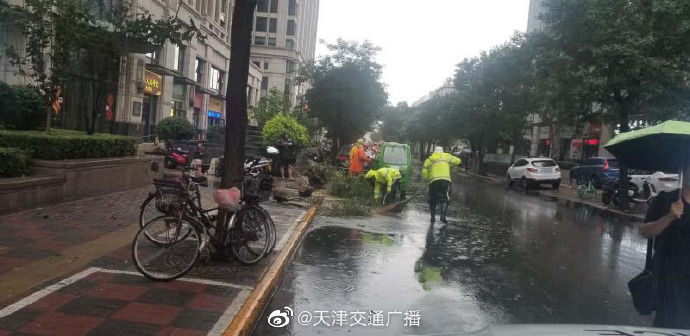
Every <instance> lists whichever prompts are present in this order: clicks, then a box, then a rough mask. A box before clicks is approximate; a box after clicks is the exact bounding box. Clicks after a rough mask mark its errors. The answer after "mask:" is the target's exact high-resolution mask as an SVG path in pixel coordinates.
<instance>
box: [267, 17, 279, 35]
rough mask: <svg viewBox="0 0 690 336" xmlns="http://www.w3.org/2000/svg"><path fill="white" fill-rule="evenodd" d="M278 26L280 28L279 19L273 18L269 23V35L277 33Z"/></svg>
mask: <svg viewBox="0 0 690 336" xmlns="http://www.w3.org/2000/svg"><path fill="white" fill-rule="evenodd" d="M277 26H278V19H276V18H271V20H270V21H269V24H268V32H269V33H275V32H276V27H277Z"/></svg>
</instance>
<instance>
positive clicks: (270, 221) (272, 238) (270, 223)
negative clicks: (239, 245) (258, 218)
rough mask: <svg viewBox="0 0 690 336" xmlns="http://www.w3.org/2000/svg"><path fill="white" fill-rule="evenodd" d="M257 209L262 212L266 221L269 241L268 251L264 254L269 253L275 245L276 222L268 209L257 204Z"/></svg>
mask: <svg viewBox="0 0 690 336" xmlns="http://www.w3.org/2000/svg"><path fill="white" fill-rule="evenodd" d="M257 208H259V210H261V212H262V213H263V214H264V216H265V217H266V219H267V221H268V233H269V234H270V236H269V242H270V245H269V247H268V251H266V254H270V253H271V252H273V249H274V248H275V247H276V224H275V223H274V222H273V218H271V214H269V213H268V211H267V210H266V209H264V208H262V207H260V206H257Z"/></svg>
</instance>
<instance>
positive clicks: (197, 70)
mask: <svg viewBox="0 0 690 336" xmlns="http://www.w3.org/2000/svg"><path fill="white" fill-rule="evenodd" d="M205 67H206V62H204V61H203V60H201V59H198V58H197V59H196V60H195V61H194V81H195V82H197V83H202V82H203V81H204V68H205Z"/></svg>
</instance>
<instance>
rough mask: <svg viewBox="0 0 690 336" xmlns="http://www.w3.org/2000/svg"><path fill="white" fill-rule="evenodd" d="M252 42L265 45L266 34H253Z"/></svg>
mask: <svg viewBox="0 0 690 336" xmlns="http://www.w3.org/2000/svg"><path fill="white" fill-rule="evenodd" d="M254 44H256V45H266V36H254Z"/></svg>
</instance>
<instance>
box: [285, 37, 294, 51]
mask: <svg viewBox="0 0 690 336" xmlns="http://www.w3.org/2000/svg"><path fill="white" fill-rule="evenodd" d="M285 49H288V50H294V49H295V40H293V39H286V40H285Z"/></svg>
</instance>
